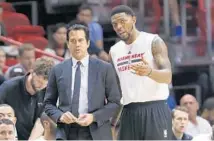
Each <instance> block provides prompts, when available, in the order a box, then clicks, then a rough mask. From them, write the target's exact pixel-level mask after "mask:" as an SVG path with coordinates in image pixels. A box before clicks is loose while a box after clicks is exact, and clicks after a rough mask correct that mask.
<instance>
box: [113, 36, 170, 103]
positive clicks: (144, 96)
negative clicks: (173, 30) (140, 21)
mask: <svg viewBox="0 0 214 141" xmlns="http://www.w3.org/2000/svg"><path fill="white" fill-rule="evenodd" d="M156 36H158V35H157V34H150V33H146V32H140V35H139V36H138V37H137V39H136V40H135V41H134V42H133V43H132V44H130V45H127V44H125V42H124V41H119V42H118V43H116V44H115V45H114V46H112V47H111V49H110V55H111V57H112V61H113V63H114V66H115V69H116V72H117V75H118V77H119V80H120V85H121V89H122V96H123V99H122V101H123V104H124V105H126V104H129V103H132V102H147V101H156V100H165V99H167V97H168V95H169V89H168V84H165V83H158V82H156V81H154V80H152V79H150V78H149V77H147V76H138V75H136V74H133V73H132V72H131V69H130V65H133V64H135V63H138V62H139V61H140V60H141V58H142V57H144V58H145V60H146V61H147V62H148V63H149V65H150V66H151V67H152V68H157V67H156V65H155V63H154V58H153V55H152V50H151V45H152V41H153V39H154V38H155V37H156Z"/></svg>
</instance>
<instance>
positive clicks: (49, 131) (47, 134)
mask: <svg viewBox="0 0 214 141" xmlns="http://www.w3.org/2000/svg"><path fill="white" fill-rule="evenodd" d="M40 119H41V123H42V126H43V128H44V135H43V136H41V137H40V138H38V139H37V140H38V141H46V140H55V139H56V124H55V123H54V122H53V121H52V120H51V119H50V118H49V117H48V116H47V115H46V113H45V112H43V113H42V115H41V117H40Z"/></svg>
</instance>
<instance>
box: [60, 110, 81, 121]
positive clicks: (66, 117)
mask: <svg viewBox="0 0 214 141" xmlns="http://www.w3.org/2000/svg"><path fill="white" fill-rule="evenodd" d="M76 121H77V118H76V117H75V116H74V115H73V114H72V113H71V112H66V113H64V114H62V116H61V117H60V122H62V123H65V124H71V123H74V122H76Z"/></svg>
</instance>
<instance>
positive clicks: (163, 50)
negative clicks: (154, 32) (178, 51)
mask: <svg viewBox="0 0 214 141" xmlns="http://www.w3.org/2000/svg"><path fill="white" fill-rule="evenodd" d="M152 54H153V57H154V60H155V63H156V65H157V67H158V69H160V70H161V69H169V70H171V63H170V61H169V58H168V51H167V46H166V44H165V43H164V41H163V40H162V39H161V38H160V37H159V36H157V37H155V38H154V40H153V41H152Z"/></svg>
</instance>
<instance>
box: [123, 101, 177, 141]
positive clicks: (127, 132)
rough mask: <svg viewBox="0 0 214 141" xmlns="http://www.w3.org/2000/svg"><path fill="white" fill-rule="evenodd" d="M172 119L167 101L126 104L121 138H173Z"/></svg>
mask: <svg viewBox="0 0 214 141" xmlns="http://www.w3.org/2000/svg"><path fill="white" fill-rule="evenodd" d="M172 135H173V134H172V119H171V113H170V110H169V108H168V105H167V103H166V101H152V102H144V103H131V104H128V105H125V106H124V109H123V112H122V115H121V123H120V131H119V140H172Z"/></svg>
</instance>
